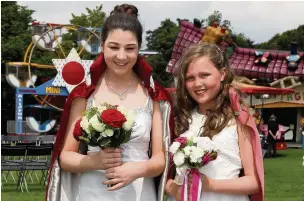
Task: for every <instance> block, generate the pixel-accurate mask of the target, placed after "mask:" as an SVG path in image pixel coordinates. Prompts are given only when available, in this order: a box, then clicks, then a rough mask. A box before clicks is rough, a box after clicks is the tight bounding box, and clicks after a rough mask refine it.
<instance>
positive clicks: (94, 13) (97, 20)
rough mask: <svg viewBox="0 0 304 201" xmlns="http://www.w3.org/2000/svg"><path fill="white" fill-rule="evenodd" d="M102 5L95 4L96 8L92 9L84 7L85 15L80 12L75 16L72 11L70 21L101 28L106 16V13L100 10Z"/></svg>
mask: <svg viewBox="0 0 304 201" xmlns="http://www.w3.org/2000/svg"><path fill="white" fill-rule="evenodd" d="M102 7H103V5H102V4H101V5H100V6H96V8H95V9H93V10H91V9H89V8H86V10H87V12H88V14H87V15H86V14H83V13H81V15H80V16H77V15H75V14H73V13H72V19H71V20H70V23H71V24H74V25H80V26H84V27H95V28H97V27H99V28H101V27H102V25H103V23H104V20H105V17H106V13H105V12H103V11H102Z"/></svg>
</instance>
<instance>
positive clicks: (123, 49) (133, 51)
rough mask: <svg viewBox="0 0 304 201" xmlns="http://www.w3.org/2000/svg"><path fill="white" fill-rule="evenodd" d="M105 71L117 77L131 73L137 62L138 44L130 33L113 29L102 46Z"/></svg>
mask: <svg viewBox="0 0 304 201" xmlns="http://www.w3.org/2000/svg"><path fill="white" fill-rule="evenodd" d="M102 48H103V53H104V59H105V62H106V64H107V67H108V68H107V70H109V71H111V72H113V73H114V74H116V75H118V76H122V75H125V74H127V73H128V72H131V70H132V68H133V66H134V65H135V63H136V61H137V56H138V52H139V44H138V41H137V38H136V35H135V34H133V33H132V32H131V31H123V30H122V29H115V30H113V31H111V32H109V35H108V37H107V39H106V40H105V42H104V44H103V45H102Z"/></svg>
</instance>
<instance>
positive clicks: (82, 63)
mask: <svg viewBox="0 0 304 201" xmlns="http://www.w3.org/2000/svg"><path fill="white" fill-rule="evenodd" d="M31 28H32V42H31V43H30V44H29V46H28V47H27V50H26V53H25V55H24V60H23V62H9V63H8V64H7V66H6V80H7V82H8V83H9V84H10V85H11V86H12V87H14V88H15V89H16V96H15V97H16V114H15V126H13V127H14V129H10V131H8V134H25V127H26V126H27V127H29V128H30V130H32V131H34V132H35V133H45V132H48V131H50V130H51V129H52V128H54V126H55V125H56V124H57V119H55V118H53V117H51V119H49V120H47V121H45V122H43V123H42V124H40V122H39V121H37V119H36V118H35V117H34V116H33V115H29V116H26V117H25V118H24V117H23V116H24V115H23V113H24V109H25V108H31V109H34V108H35V109H43V110H48V111H49V112H52V111H54V110H55V111H62V110H63V106H64V103H65V98H66V96H68V94H69V92H70V91H71V90H72V89H73V88H74V87H76V86H77V85H78V84H80V83H81V82H82V81H84V80H85V81H86V82H87V83H88V84H89V83H90V78H89V75H88V73H89V68H90V65H91V64H92V63H93V61H92V60H81V58H80V55H82V53H83V51H85V52H87V53H89V54H91V55H97V54H99V53H100V52H101V49H100V34H101V28H86V27H81V26H77V25H61V24H52V23H40V22H34V23H32V24H31ZM64 31H72V32H74V33H76V34H77V46H78V47H77V49H75V48H72V49H71V51H70V53H69V54H68V55H67V56H66V55H65V53H64V51H63V49H62V47H61V43H62V41H63V40H62V37H63V32H64ZM37 49H39V50H42V51H51V52H55V53H56V54H57V55H58V57H57V58H54V59H52V63H53V65H49V64H38V63H34V62H32V61H33V55H34V52H35V51H37ZM36 69H43V70H44V69H56V70H57V72H58V73H57V75H56V77H55V78H52V79H49V80H48V81H46V82H44V83H42V84H40V85H39V86H36V85H35V84H36V81H37V75H36V73H35V70H36ZM72 72H73V74H71V73H72ZM24 95H32V96H33V97H34V98H35V99H36V100H37V102H38V104H36V105H26V106H24V105H23V99H24ZM24 119H25V122H24ZM25 124H26V125H25Z"/></svg>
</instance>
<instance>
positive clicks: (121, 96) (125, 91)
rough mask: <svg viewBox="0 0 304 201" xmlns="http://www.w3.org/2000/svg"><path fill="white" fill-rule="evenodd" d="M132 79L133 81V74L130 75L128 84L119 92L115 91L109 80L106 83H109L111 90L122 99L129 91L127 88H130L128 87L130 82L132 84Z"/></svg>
mask: <svg viewBox="0 0 304 201" xmlns="http://www.w3.org/2000/svg"><path fill="white" fill-rule="evenodd" d="M132 81H133V76H132V79H131V81H130V82H129V84H128V87H127V88H126V89H125V90H124V91H123V92H120V93H119V92H117V91H116V90H115V89H114V87H113V85H112V84H111V83H110V82H109V81H108V85H109V87H110V88H111V90H112V91H113V92H114V93H115V94H116V95H118V97H119V98H120V100H122V99H123V95H124V94H125V93H127V92H128V91H129V89H130V87H131V84H132Z"/></svg>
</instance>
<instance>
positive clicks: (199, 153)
mask: <svg viewBox="0 0 304 201" xmlns="http://www.w3.org/2000/svg"><path fill="white" fill-rule="evenodd" d="M203 155H204V151H203V150H202V149H201V148H199V147H192V152H191V154H190V161H191V162H192V163H197V162H200V161H201V158H202V157H203Z"/></svg>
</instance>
